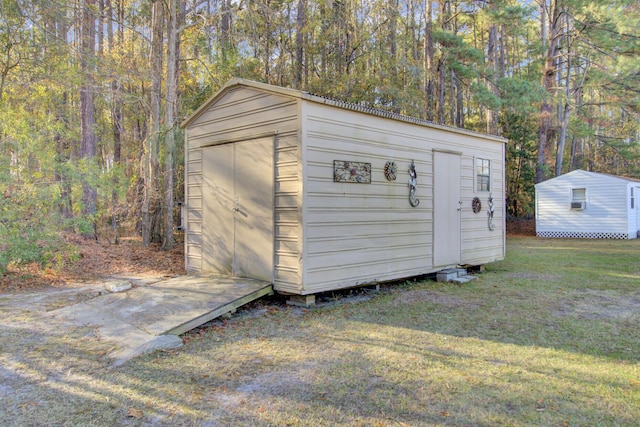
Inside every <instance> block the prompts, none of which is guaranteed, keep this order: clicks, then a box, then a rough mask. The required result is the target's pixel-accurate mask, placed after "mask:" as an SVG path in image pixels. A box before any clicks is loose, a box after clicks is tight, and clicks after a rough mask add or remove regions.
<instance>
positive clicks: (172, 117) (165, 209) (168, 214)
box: [162, 0, 182, 249]
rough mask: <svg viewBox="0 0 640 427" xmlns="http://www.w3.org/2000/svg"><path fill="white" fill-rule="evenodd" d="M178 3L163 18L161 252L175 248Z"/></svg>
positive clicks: (172, 2)
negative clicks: (166, 50)
mask: <svg viewBox="0 0 640 427" xmlns="http://www.w3.org/2000/svg"><path fill="white" fill-rule="evenodd" d="M180 3H181V1H180V0H169V2H168V6H169V10H168V12H169V13H168V15H167V47H168V54H167V78H166V102H165V106H164V124H165V126H166V128H167V129H166V132H165V138H164V162H163V174H162V176H163V179H162V184H163V185H162V190H163V195H164V197H163V199H164V201H163V203H162V225H163V226H162V248H163V249H171V248H173V246H174V245H175V240H174V237H173V205H174V201H173V181H174V180H173V176H174V151H175V145H176V131H177V126H178V124H177V123H176V121H177V115H178V66H179V60H180V35H179V33H178V30H179V28H178V27H179V23H180V16H181V15H182V10H181V9H182V7H181V4H180Z"/></svg>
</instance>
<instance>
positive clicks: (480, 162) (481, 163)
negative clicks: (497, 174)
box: [474, 157, 491, 193]
mask: <svg viewBox="0 0 640 427" xmlns="http://www.w3.org/2000/svg"><path fill="white" fill-rule="evenodd" d="M485 162H486V164H485ZM474 166H475V168H474V169H475V182H476V185H475V190H476V191H475V192H476V193H480V192H482V193H489V192H490V191H491V159H485V158H484V157H476V158H475V165H474ZM485 171H486V172H487V173H486V174H485V173H481V172H485ZM484 178H486V184H487V186H486V187H487V188H486V189H483V188H481V186H482V184H483V183H484V181H485V180H484Z"/></svg>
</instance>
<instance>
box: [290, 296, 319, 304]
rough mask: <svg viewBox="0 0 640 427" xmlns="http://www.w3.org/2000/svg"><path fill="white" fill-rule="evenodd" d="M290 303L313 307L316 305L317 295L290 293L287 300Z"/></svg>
mask: <svg viewBox="0 0 640 427" xmlns="http://www.w3.org/2000/svg"><path fill="white" fill-rule="evenodd" d="M287 304H288V305H295V306H297V307H311V306H312V305H316V296H315V295H290V296H289V299H288V300H287Z"/></svg>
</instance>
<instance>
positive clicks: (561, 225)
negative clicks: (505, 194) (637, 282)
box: [535, 169, 640, 239]
mask: <svg viewBox="0 0 640 427" xmlns="http://www.w3.org/2000/svg"><path fill="white" fill-rule="evenodd" d="M535 188H536V235H537V236H538V237H561V238H584V239H635V238H636V237H638V231H639V230H640V209H638V200H636V199H637V198H638V197H640V182H639V181H637V180H633V179H628V178H622V177H619V176H614V175H607V174H601V173H594V172H587V171H584V170H581V169H578V170H574V171H572V172H569V173H566V174H564V175H560V176H558V177H555V178H552V179H549V180H547V181H544V182H541V183H538V184H536V186H535Z"/></svg>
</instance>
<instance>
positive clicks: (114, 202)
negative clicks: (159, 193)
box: [105, 0, 124, 244]
mask: <svg viewBox="0 0 640 427" xmlns="http://www.w3.org/2000/svg"><path fill="white" fill-rule="evenodd" d="M116 4H119V2H117V3H116ZM113 9H114V5H113V0H105V15H106V16H105V18H106V22H107V43H108V45H109V50H110V52H111V53H113V52H115V50H116V45H117V46H119V47H120V46H121V44H122V42H123V25H124V23H123V22H122V21H121V20H120V14H119V13H118V11H116V14H115V17H114V11H113ZM116 22H117V24H118V26H117V32H116V34H117V41H116V37H114V23H116ZM111 97H112V100H111V121H112V134H113V166H114V168H116V169H117V168H118V167H119V165H120V160H121V157H122V134H123V133H124V112H123V99H122V84H121V83H120V81H119V80H118V79H117V78H114V79H113V80H111ZM112 185H113V188H112V190H111V230H112V233H113V241H114V243H116V244H117V243H118V242H119V238H120V236H119V233H118V230H119V200H118V187H119V186H120V182H119V179H118V171H117V170H116V171H115V173H114V174H113V181H112Z"/></svg>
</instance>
